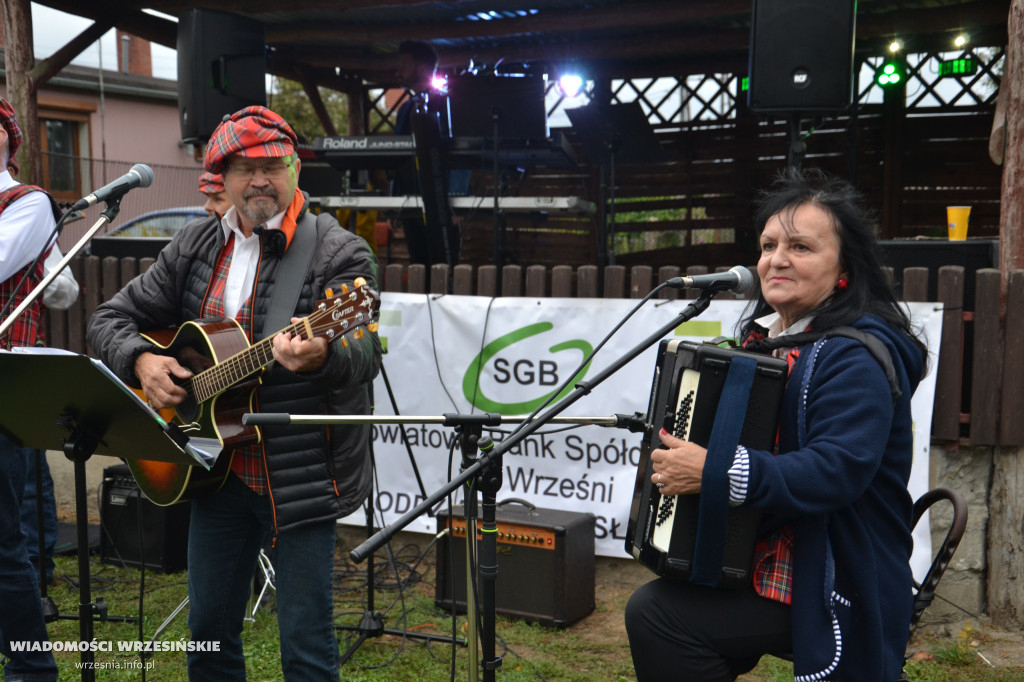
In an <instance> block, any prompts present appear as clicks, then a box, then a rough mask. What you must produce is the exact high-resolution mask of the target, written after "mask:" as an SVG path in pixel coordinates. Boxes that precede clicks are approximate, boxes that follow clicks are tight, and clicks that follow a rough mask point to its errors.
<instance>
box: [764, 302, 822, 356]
mask: <svg viewBox="0 0 1024 682" xmlns="http://www.w3.org/2000/svg"><path fill="white" fill-rule="evenodd" d="M813 319H814V315H808V316H807V317H802V318H800V319H799V320H797V321H796V322H794V323H793V324H791V325H789V326H788V327H786V328H785V329H783V328H782V315H779V314H778V313H771V314H770V315H765V316H764V317H759V318H757V319H756V320H754V322H756V323H757V324H759V325H761V326H762V327H764V328H765V329H767V330H768V338H769V339H774V338H775V337H776V336H789V335H790V334H801V333H803V332H805V331H807V327H808V326H810V324H811V320H813ZM786 351H787V349H785V348H778V349H776V350H775V352H774V355H775V356H776V357H783V356H784V355H785V354H786Z"/></svg>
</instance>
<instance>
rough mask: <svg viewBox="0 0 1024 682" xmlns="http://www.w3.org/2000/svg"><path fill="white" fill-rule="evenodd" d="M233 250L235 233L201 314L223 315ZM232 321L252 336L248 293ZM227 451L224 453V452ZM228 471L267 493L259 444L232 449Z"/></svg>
mask: <svg viewBox="0 0 1024 682" xmlns="http://www.w3.org/2000/svg"><path fill="white" fill-rule="evenodd" d="M234 251H235V235H234V234H231V235H229V236H228V239H227V242H226V243H225V244H224V248H223V249H221V252H220V256H219V257H218V258H217V266H216V267H215V268H214V271H213V279H212V280H211V281H210V287H209V290H208V291H207V293H206V300H205V301H204V302H203V309H202V316H203V317H224V286H225V285H226V284H227V280H228V271H229V270H230V269H231V257H232V255H233V254H234ZM235 321H236V322H238V324H239V325H241V327H242V329H243V331H245V335H246V336H247V337H248V338H250V339H251V338H252V296H250V297H249V298H247V299H245V303H243V304H242V307H241V308H239V309H238V312H237V313H235ZM225 454H227V453H225ZM231 471H233V472H234V473H235V475H237V476H238V477H239V478H240V479H242V481H244V482H245V484H246V485H247V486H249V487H250V488H252V489H253V490H254V491H255V492H257V493H259V494H261V495H263V494H265V493H266V492H267V475H266V470H265V467H264V464H263V446H262V445H261V444H256V445H249V446H246V447H243V448H237V449H235V453H234V457H233V458H232V460H231Z"/></svg>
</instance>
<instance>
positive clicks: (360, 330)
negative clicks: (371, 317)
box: [352, 327, 363, 339]
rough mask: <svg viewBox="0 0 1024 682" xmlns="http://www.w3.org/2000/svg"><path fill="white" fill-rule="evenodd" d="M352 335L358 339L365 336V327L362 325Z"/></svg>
mask: <svg viewBox="0 0 1024 682" xmlns="http://www.w3.org/2000/svg"><path fill="white" fill-rule="evenodd" d="M352 336H354V337H356V338H357V339H361V338H363V328H362V327H360V328H359V329H357V330H355V332H353V334H352Z"/></svg>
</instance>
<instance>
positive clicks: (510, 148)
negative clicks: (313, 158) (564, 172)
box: [313, 133, 576, 170]
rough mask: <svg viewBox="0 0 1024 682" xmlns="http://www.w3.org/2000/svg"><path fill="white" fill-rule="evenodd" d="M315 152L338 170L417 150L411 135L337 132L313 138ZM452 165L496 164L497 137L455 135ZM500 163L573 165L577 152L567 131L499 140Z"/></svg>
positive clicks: (391, 163) (370, 166)
mask: <svg viewBox="0 0 1024 682" xmlns="http://www.w3.org/2000/svg"><path fill="white" fill-rule="evenodd" d="M313 153H315V154H316V155H317V156H318V157H319V158H321V159H323V160H324V161H326V162H327V163H329V164H330V165H331V166H333V167H334V168H336V169H338V170H376V169H389V168H398V167H399V166H402V165H404V164H406V163H411V162H412V160H413V157H414V156H415V154H416V142H415V139H414V138H413V136H412V135H334V136H330V137H317V138H314V139H313ZM445 156H446V157H447V163H448V167H449V168H464V169H473V168H480V169H483V170H488V169H490V168H491V167H492V166H493V164H494V159H495V148H494V139H493V138H487V137H453V138H450V139H449V140H447V149H446V150H445ZM497 160H498V165H500V166H504V167H515V168H538V167H542V168H573V167H575V166H576V154H575V152H574V151H573V149H572V145H570V144H569V141H568V140H567V139H566V137H565V135H563V134H561V133H555V134H553V135H552V136H551V137H548V138H536V139H534V138H528V139H526V138H519V139H502V140H499V143H498V148H497Z"/></svg>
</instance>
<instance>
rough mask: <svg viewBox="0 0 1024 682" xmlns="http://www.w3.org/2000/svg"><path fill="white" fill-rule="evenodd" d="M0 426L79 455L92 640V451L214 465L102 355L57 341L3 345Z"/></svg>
mask: <svg viewBox="0 0 1024 682" xmlns="http://www.w3.org/2000/svg"><path fill="white" fill-rule="evenodd" d="M0 376H3V378H4V390H3V391H0V430H2V431H3V432H4V434H5V435H6V436H8V437H9V438H11V440H13V441H14V442H15V443H17V444H18V445H19V446H21V447H30V448H40V449H47V450H61V451H63V452H64V454H65V456H67V457H68V459H70V460H72V461H73V462H74V463H75V516H76V526H77V531H78V583H79V584H78V589H79V606H78V620H79V636H80V638H81V641H83V642H89V641H92V637H93V619H94V617H95V615H96V613H97V610H96V607H95V605H94V604H93V603H92V595H91V594H90V588H89V526H88V518H87V515H88V499H87V497H86V482H85V462H86V460H88V459H89V457H91V456H92V455H93V454H101V455H112V456H114V457H120V458H123V459H134V458H138V457H145V458H146V459H149V460H156V461H159V462H171V463H174V464H182V465H198V466H202V467H203V468H205V469H209V468H210V467H209V464H207V463H206V462H205V461H204V457H203V456H202V454H201V453H200V452H199V451H197V450H196V449H195V448H193V447H192V446H191V445H189V444H188V438H187V437H186V436H185V435H184V434H182V433H181V431H180V430H179V429H178V427H177V426H175V425H174V424H168V423H167V422H165V421H164V420H163V419H162V418H161V417H160V415H158V414H157V413H156V412H155V411H153V409H152V408H150V407H149V406H148V405H147V404H146V403H145V402H143V401H142V399H141V398H139V397H138V396H137V395H136V394H135V393H133V392H132V391H131V389H129V388H128V387H127V386H125V385H124V384H123V383H121V381H120V380H119V379H118V378H117V377H116V376H114V374H113V373H112V372H111V371H110V370H109V369H108V368H107V367H106V366H105V365H103V364H102V363H101V362H99V361H98V360H94V359H92V358H89V357H88V356H85V355H77V354H75V353H68V352H67V351H61V350H57V349H51V348H32V349H23V352H19V351H14V352H8V351H0ZM93 658H94V654H93V652H91V651H89V650H88V648H84V649H83V650H82V652H81V662H82V667H81V678H82V679H83V680H90V681H91V680H94V679H95V670H94V669H93V666H92V663H93Z"/></svg>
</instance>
